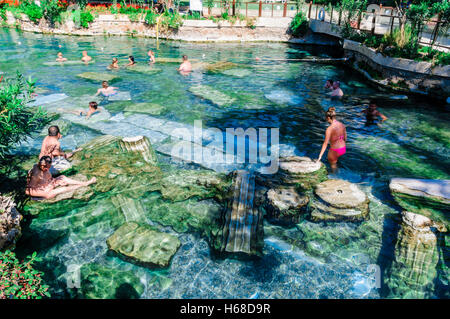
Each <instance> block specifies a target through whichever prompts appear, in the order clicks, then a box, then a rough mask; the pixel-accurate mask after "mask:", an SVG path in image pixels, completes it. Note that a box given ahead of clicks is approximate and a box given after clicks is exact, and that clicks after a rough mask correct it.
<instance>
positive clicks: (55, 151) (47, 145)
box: [39, 125, 81, 159]
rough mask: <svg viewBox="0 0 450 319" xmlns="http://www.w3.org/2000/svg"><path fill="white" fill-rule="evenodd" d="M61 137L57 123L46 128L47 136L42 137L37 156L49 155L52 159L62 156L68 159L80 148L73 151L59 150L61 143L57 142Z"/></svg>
mask: <svg viewBox="0 0 450 319" xmlns="http://www.w3.org/2000/svg"><path fill="white" fill-rule="evenodd" d="M61 138H62V135H61V133H60V131H59V127H58V126H57V125H52V126H50V127H49V128H48V136H46V137H45V138H44V140H43V141H42V146H41V152H40V154H39V158H41V157H43V156H49V157H50V159H53V158H55V157H60V156H61V157H64V158H65V159H68V158H70V157H72V155H73V154H74V153H76V152H78V151H80V150H81V148H80V149H76V150H75V151H73V152H70V153H64V152H63V151H62V150H61V144H60V143H59V140H60V139H61Z"/></svg>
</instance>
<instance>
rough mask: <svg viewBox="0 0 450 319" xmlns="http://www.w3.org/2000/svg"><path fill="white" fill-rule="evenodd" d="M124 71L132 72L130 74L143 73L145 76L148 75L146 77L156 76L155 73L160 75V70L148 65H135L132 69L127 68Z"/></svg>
mask: <svg viewBox="0 0 450 319" xmlns="http://www.w3.org/2000/svg"><path fill="white" fill-rule="evenodd" d="M126 70H127V71H132V72H139V73H145V74H148V75H151V74H157V73H161V72H162V70H161V69H158V68H155V67H153V66H150V65H148V64H136V65H135V66H133V67H128V68H127V69H126Z"/></svg>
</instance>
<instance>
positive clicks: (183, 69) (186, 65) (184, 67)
mask: <svg viewBox="0 0 450 319" xmlns="http://www.w3.org/2000/svg"><path fill="white" fill-rule="evenodd" d="M177 71H179V72H180V73H181V74H188V73H189V72H191V71H192V65H191V62H190V61H189V60H188V57H187V55H183V62H182V63H181V64H180V67H179V68H177Z"/></svg>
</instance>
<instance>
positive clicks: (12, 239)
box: [0, 195, 22, 250]
mask: <svg viewBox="0 0 450 319" xmlns="http://www.w3.org/2000/svg"><path fill="white" fill-rule="evenodd" d="M21 220H22V215H21V214H19V212H18V211H17V209H16V204H15V203H14V202H13V200H12V198H11V197H7V196H1V195H0V250H2V249H12V248H14V247H15V245H16V242H17V239H18V238H19V237H20V235H21V233H22V229H21V227H20V221H21Z"/></svg>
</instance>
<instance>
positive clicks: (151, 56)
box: [147, 50, 156, 64]
mask: <svg viewBox="0 0 450 319" xmlns="http://www.w3.org/2000/svg"><path fill="white" fill-rule="evenodd" d="M147 55H148V58H149V61H148V63H149V64H152V63H156V59H155V53H154V52H153V51H152V50H149V51H148V53H147Z"/></svg>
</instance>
